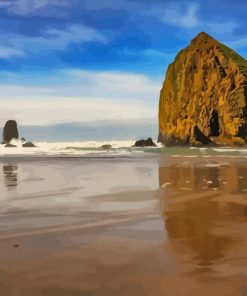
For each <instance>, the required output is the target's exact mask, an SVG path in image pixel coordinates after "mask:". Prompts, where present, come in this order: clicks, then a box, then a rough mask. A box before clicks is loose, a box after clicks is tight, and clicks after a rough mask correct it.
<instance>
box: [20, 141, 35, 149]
mask: <svg viewBox="0 0 247 296" xmlns="http://www.w3.org/2000/svg"><path fill="white" fill-rule="evenodd" d="M22 147H27V148H32V147H36V146H35V145H34V144H33V143H32V142H26V143H24V144H22Z"/></svg>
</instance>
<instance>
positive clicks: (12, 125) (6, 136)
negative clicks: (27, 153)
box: [3, 120, 19, 144]
mask: <svg viewBox="0 0 247 296" xmlns="http://www.w3.org/2000/svg"><path fill="white" fill-rule="evenodd" d="M18 137H19V133H18V129H17V123H16V121H15V120H8V121H7V122H6V123H5V126H4V129H3V143H7V144H8V143H9V142H10V141H11V140H12V139H18Z"/></svg>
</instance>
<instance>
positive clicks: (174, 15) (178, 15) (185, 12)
mask: <svg viewBox="0 0 247 296" xmlns="http://www.w3.org/2000/svg"><path fill="white" fill-rule="evenodd" d="M197 12H198V5H197V4H195V3H192V4H190V5H187V6H186V7H184V8H183V9H181V8H180V7H177V6H176V7H171V8H167V9H166V10H164V12H163V15H162V16H161V19H162V21H163V22H165V23H168V24H171V25H175V26H178V27H184V28H194V27H196V26H198V24H199V23H200V21H199V20H198V17H197Z"/></svg>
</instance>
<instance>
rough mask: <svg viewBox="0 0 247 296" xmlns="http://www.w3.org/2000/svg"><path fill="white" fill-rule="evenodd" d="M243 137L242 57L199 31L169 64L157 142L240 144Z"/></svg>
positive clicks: (245, 83)
mask: <svg viewBox="0 0 247 296" xmlns="http://www.w3.org/2000/svg"><path fill="white" fill-rule="evenodd" d="M246 139H247V61H246V60H245V59H244V58H242V57H241V56H239V55H238V54H237V53H236V52H234V51H233V50H231V49H230V48H228V47H226V46H225V45H223V44H221V43H219V42H218V41H217V40H215V39H213V38H212V37H210V36H209V35H207V34H206V33H203V32H202V33H200V34H199V35H198V36H197V37H196V38H195V39H193V40H192V41H191V43H190V45H189V46H188V47H187V48H185V49H183V50H181V51H180V52H179V53H178V55H177V56H176V58H175V60H174V62H173V63H172V64H170V65H169V66H168V69H167V73H166V78H165V82H164V84H163V88H162V89H161V93H160V103H159V141H160V142H162V143H164V144H166V145H177V144H209V143H212V144H214V143H215V144H227V145H232V144H236V145H241V144H244V143H245V141H246Z"/></svg>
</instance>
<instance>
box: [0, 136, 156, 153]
mask: <svg viewBox="0 0 247 296" xmlns="http://www.w3.org/2000/svg"><path fill="white" fill-rule="evenodd" d="M134 143H135V141H85V142H35V143H34V144H35V146H36V147H22V142H21V141H19V140H12V141H11V144H12V145H15V146H16V147H5V145H0V157H8V156H12V157H13V156H37V157H42V156H43V157H49V156H60V157H69V156H72V157H75V156H78V157H80V156H128V155H133V154H134V155H136V154H140V153H143V149H142V148H140V149H138V148H134V149H131V147H132V146H133V145H134ZM103 145H111V147H112V148H111V149H109V150H107V149H106V150H103V149H99V148H100V147H102V146H103ZM158 147H162V146H161V145H158ZM149 148H152V147H149ZM154 148H156V147H154Z"/></svg>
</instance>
